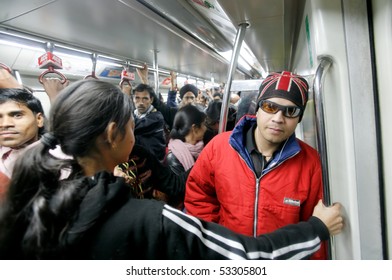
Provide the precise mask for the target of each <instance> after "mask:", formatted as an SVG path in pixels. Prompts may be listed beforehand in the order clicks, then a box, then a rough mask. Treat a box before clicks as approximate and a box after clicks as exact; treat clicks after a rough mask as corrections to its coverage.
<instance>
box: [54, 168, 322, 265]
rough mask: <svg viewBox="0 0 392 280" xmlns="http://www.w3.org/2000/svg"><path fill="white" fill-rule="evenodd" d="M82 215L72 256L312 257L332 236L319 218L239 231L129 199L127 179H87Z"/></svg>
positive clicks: (72, 235)
mask: <svg viewBox="0 0 392 280" xmlns="http://www.w3.org/2000/svg"><path fill="white" fill-rule="evenodd" d="M88 182H89V184H90V185H91V186H90V187H91V188H90V190H89V192H88V193H87V194H86V196H85V197H84V198H83V201H82V202H81V204H80V208H79V214H78V217H77V218H76V219H75V221H74V222H73V225H72V226H71V227H70V228H69V229H68V231H67V233H66V234H65V235H64V236H63V238H62V240H63V246H64V248H65V249H66V251H67V254H66V255H61V256H60V255H59V258H68V259H105V260H107V259H123V260H125V259H188V260H189V259H307V258H309V256H311V255H312V253H314V252H316V251H317V250H318V249H319V247H320V242H321V240H326V239H328V238H329V234H328V229H327V228H326V226H325V225H324V224H323V223H322V222H321V221H320V220H319V219H318V218H316V217H312V218H310V220H309V221H308V222H301V223H299V224H296V225H289V226H286V227H284V228H281V229H279V230H277V231H275V232H273V233H270V234H265V235H262V236H260V237H258V238H253V237H247V236H244V235H240V234H236V233H234V232H232V231H230V230H228V229H226V228H224V227H222V226H220V225H218V224H214V223H208V222H205V221H202V220H199V219H197V218H195V217H192V216H188V215H186V214H184V213H183V212H181V211H178V210H176V209H174V208H171V207H170V206H168V205H165V204H163V203H161V202H159V201H155V200H139V199H134V198H130V197H129V195H128V194H129V191H128V188H129V187H128V186H127V185H126V184H124V181H123V179H122V178H117V177H113V176H112V175H110V174H108V173H106V172H101V173H98V174H97V175H96V176H95V179H91V180H89V181H88Z"/></svg>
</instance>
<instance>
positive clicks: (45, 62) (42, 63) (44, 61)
mask: <svg viewBox="0 0 392 280" xmlns="http://www.w3.org/2000/svg"><path fill="white" fill-rule="evenodd" d="M46 49H47V51H46V53H45V54H43V55H41V56H40V57H39V58H38V65H39V68H40V69H47V70H46V71H44V72H42V73H41V75H39V77H38V80H39V82H40V83H41V84H43V78H44V76H45V75H46V74H49V73H54V74H56V75H59V76H60V78H61V79H60V81H61V83H62V84H65V83H66V82H67V78H66V77H65V76H64V75H63V74H62V73H60V72H59V71H57V70H55V69H63V62H62V60H61V58H60V57H58V56H57V55H54V54H53V52H52V50H53V44H51V43H48V44H47V48H46Z"/></svg>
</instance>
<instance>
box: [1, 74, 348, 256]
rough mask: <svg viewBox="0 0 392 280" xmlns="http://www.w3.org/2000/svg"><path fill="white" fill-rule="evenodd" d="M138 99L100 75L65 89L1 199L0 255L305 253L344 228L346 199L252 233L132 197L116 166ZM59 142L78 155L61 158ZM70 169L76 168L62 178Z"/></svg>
mask: <svg viewBox="0 0 392 280" xmlns="http://www.w3.org/2000/svg"><path fill="white" fill-rule="evenodd" d="M131 104H132V103H131V100H130V99H129V97H128V96H127V95H125V94H123V93H122V92H121V90H120V89H119V88H117V87H116V86H114V85H111V84H109V83H107V82H104V81H100V80H93V79H91V80H83V81H79V82H76V83H74V84H71V85H70V86H68V87H66V88H65V89H64V90H63V91H62V92H61V93H60V94H59V96H58V97H57V98H56V100H55V101H54V104H53V105H52V108H51V113H50V117H49V127H48V132H47V133H46V134H44V136H43V137H42V138H41V140H40V143H39V144H37V145H36V146H34V147H32V148H31V149H29V150H28V151H26V153H25V154H24V156H23V157H20V158H19V159H18V161H17V162H16V165H15V169H14V173H13V176H12V178H11V182H10V188H9V191H8V192H7V195H6V198H5V199H4V201H2V202H1V207H0V229H1V230H0V258H1V259H265V258H267V259H273V258H276V259H288V258H292V259H298V258H308V257H309V256H310V255H311V254H312V253H313V252H315V251H317V249H318V248H319V246H320V242H321V241H322V240H325V239H328V238H329V236H330V235H331V234H337V233H339V232H340V231H341V229H342V226H343V224H342V217H341V214H340V205H339V204H335V205H334V206H332V207H325V206H323V205H322V203H320V204H319V205H318V206H316V208H315V211H314V216H313V217H311V218H310V219H309V221H307V222H303V223H300V224H297V225H291V226H287V227H284V228H282V229H280V230H277V231H276V232H273V233H270V234H267V235H263V236H260V237H258V238H251V237H245V236H242V235H237V234H235V233H233V232H231V231H229V230H227V229H226V228H223V227H221V226H219V225H216V224H212V223H206V222H204V221H201V220H199V219H196V218H194V217H191V216H188V215H186V214H184V213H182V212H181V211H178V210H176V209H173V208H171V207H170V206H168V205H165V204H164V203H162V202H159V201H155V200H148V199H144V200H140V199H135V198H133V197H132V192H131V191H130V189H129V185H127V184H126V183H125V179H124V178H120V177H116V176H114V175H113V173H112V171H113V170H114V169H115V167H116V166H117V165H118V164H120V163H123V162H126V161H127V160H128V156H129V154H130V153H131V151H132V148H133V145H134V142H135V138H134V134H133V127H134V122H133V119H132V111H133V108H132V105H131ZM56 145H60V146H61V148H62V150H63V152H64V153H65V154H67V155H68V156H70V158H69V159H58V158H55V157H54V156H53V155H52V154H51V153H50V152H49V151H50V150H51V149H53V148H55V147H56ZM64 171H69V172H70V174H71V175H70V176H69V177H68V178H67V179H63V180H61V178H62V177H61V176H62V175H61V174H62V172H64ZM288 245H296V246H288Z"/></svg>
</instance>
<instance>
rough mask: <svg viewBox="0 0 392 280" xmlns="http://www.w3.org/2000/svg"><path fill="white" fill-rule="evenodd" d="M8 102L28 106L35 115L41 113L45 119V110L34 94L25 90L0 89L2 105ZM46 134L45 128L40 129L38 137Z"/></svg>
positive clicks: (0, 102)
mask: <svg viewBox="0 0 392 280" xmlns="http://www.w3.org/2000/svg"><path fill="white" fill-rule="evenodd" d="M8 101H13V102H16V103H19V104H21V105H24V106H26V107H27V108H29V109H30V111H31V112H33V114H34V115H36V114H38V113H41V114H42V116H43V117H45V113H44V109H43V108H42V104H41V101H39V99H38V98H37V97H35V96H34V95H33V94H32V92H30V91H28V90H27V89H25V88H3V89H0V104H3V103H5V102H8ZM44 133H45V127H40V128H39V129H38V135H39V136H41V135H42V134H44Z"/></svg>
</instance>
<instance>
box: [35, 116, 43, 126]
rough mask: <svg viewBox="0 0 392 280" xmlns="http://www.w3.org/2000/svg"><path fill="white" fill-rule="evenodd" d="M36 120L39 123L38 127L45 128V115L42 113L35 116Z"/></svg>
mask: <svg viewBox="0 0 392 280" xmlns="http://www.w3.org/2000/svg"><path fill="white" fill-rule="evenodd" d="M35 119H36V121H37V126H38V127H39V128H41V127H44V123H45V117H44V115H43V114H42V113H37V114H36V115H35Z"/></svg>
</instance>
